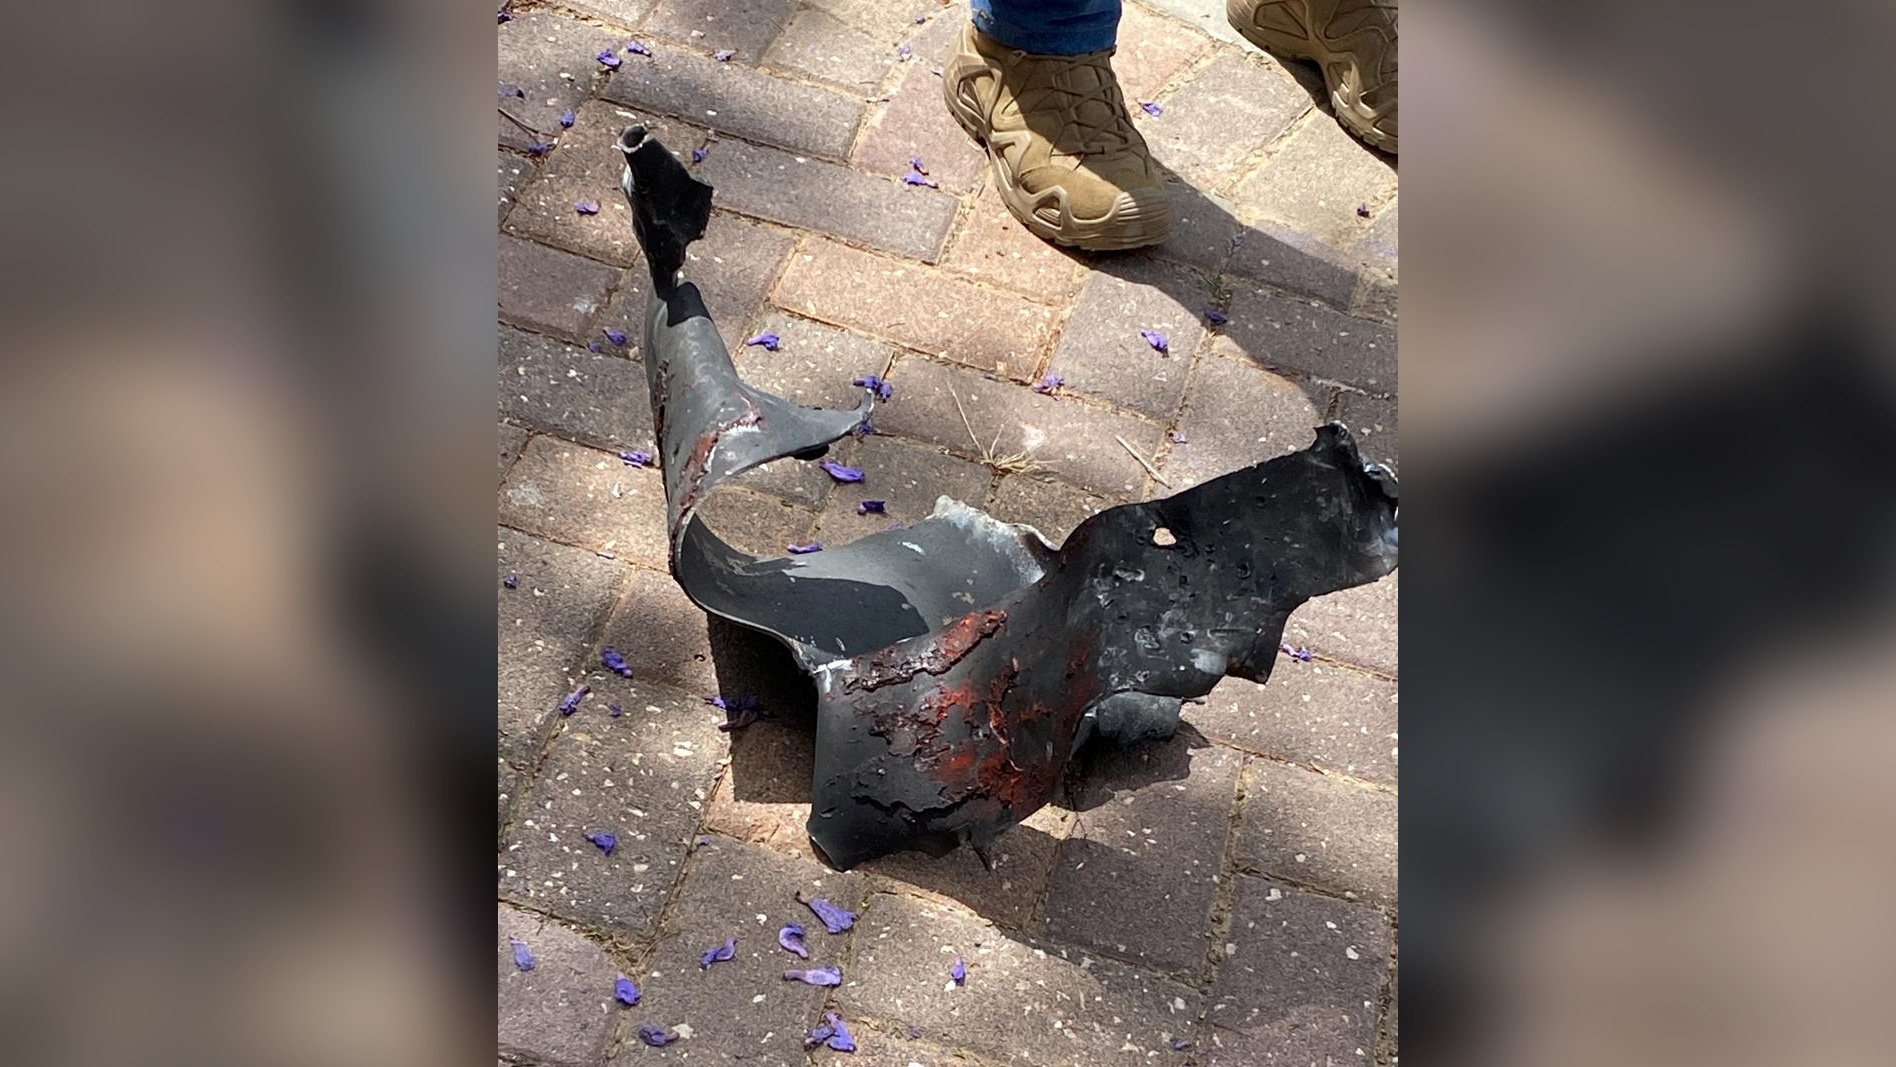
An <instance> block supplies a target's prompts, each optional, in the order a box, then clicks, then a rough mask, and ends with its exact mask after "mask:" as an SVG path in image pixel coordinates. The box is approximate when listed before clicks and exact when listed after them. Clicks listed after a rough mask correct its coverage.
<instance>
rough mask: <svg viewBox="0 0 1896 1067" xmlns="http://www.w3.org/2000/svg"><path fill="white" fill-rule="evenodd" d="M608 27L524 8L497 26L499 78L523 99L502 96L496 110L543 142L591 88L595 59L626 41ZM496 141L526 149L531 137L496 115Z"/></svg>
mask: <svg viewBox="0 0 1896 1067" xmlns="http://www.w3.org/2000/svg"><path fill="white" fill-rule="evenodd" d="M624 43H625V41H624V38H622V37H620V36H618V35H616V34H614V33H613V32H612V31H610V30H607V29H603V28H601V27H598V26H592V25H588V24H587V23H584V22H580V21H579V20H577V19H570V18H566V17H564V16H561V15H555V14H553V13H552V12H548V11H528V12H523V13H521V14H519V15H516V16H515V17H514V20H513V21H512V22H506V23H501V24H500V41H499V61H498V63H497V67H498V73H499V80H500V83H501V84H503V85H515V86H519V88H520V91H521V92H522V93H524V94H525V96H524V97H516V96H501V97H500V108H501V110H502V111H505V112H506V113H507V114H509V115H512V116H513V117H514V118H516V119H519V120H520V121H521V122H524V123H525V124H526V125H527V126H528V127H529V128H531V129H532V130H534V131H535V133H536V134H538V138H539V139H540V140H542V141H553V140H554V139H555V138H556V137H558V136H559V134H560V132H561V131H560V123H559V117H560V113H561V112H562V111H565V110H566V109H568V108H571V107H576V106H577V105H578V104H579V102H580V101H581V100H584V99H586V97H587V96H588V95H589V94H590V93H591V92H592V87H593V82H594V80H595V78H596V77H597V76H598V72H599V71H600V70H601V69H602V68H601V67H600V65H599V62H598V60H596V59H594V58H593V57H594V56H596V55H598V54H599V52H600V51H601V50H603V49H606V48H612V47H615V46H617V45H622V44H624ZM495 122H497V123H498V124H499V129H500V143H501V144H502V145H504V146H506V147H508V148H513V149H517V150H520V151H525V150H526V148H527V146H528V145H529V144H530V143H532V142H533V140H534V139H535V138H534V137H533V136H530V135H529V134H528V133H527V132H526V131H525V130H522V129H521V128H520V126H519V125H518V124H516V123H514V122H510V121H508V120H507V119H505V118H499V117H497V118H496V119H495Z"/></svg>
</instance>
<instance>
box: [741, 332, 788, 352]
mask: <svg viewBox="0 0 1896 1067" xmlns="http://www.w3.org/2000/svg"><path fill="white" fill-rule="evenodd" d="M744 343H745V344H747V345H763V346H764V351H766V352H775V351H776V350H777V346H778V345H780V344H782V343H783V338H781V337H778V336H777V335H776V334H774V333H771V332H770V331H768V330H766V331H764V332H763V333H760V334H758V335H757V336H755V337H747V338H745V339H744Z"/></svg>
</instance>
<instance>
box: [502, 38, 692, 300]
mask: <svg viewBox="0 0 1896 1067" xmlns="http://www.w3.org/2000/svg"><path fill="white" fill-rule="evenodd" d="M627 58H628V59H631V58H633V57H631V56H628V57H627ZM618 111H619V109H618V108H615V107H613V106H612V105H610V104H602V103H598V102H592V103H587V104H582V105H580V108H579V113H578V115H577V116H576V118H575V120H574V122H573V128H572V129H570V130H568V131H567V132H566V136H565V137H564V138H562V139H561V141H560V146H559V148H558V149H556V150H555V151H553V152H551V153H549V154H548V155H547V156H546V161H545V162H544V163H542V164H541V166H540V170H541V175H540V179H539V180H538V181H536V182H534V183H533V184H532V185H531V186H529V187H528V188H527V189H526V191H525V192H524V194H523V195H522V196H521V197H520V202H519V204H518V206H516V207H515V208H514V209H513V211H511V212H509V213H508V216H507V227H506V229H507V232H508V233H512V234H517V235H519V236H521V237H528V238H532V239H533V240H537V241H540V242H543V243H545V244H551V245H557V246H559V247H561V248H565V249H568V250H571V251H574V252H579V253H582V254H584V255H587V256H591V257H592V258H594V259H603V260H606V261H607V262H611V263H617V264H620V265H621V266H623V265H626V264H629V263H632V262H634V261H636V260H637V259H638V258H639V244H638V240H637V238H635V237H634V236H633V234H632V209H631V207H630V206H628V205H627V204H626V201H625V193H624V192H623V191H622V190H621V189H620V188H619V177H620V175H621V174H622V173H623V172H624V170H625V163H624V159H625V157H624V156H622V155H620V154H619V153H618V151H617V150H615V149H614V148H613V147H612V146H613V145H614V144H615V143H616V142H617V141H618V139H619V131H621V130H623V129H625V128H626V127H627V126H629V125H631V124H632V120H631V119H628V118H626V117H624V116H623V115H621V114H619V113H618ZM650 128H651V129H652V132H653V133H654V134H656V135H657V136H658V137H659V138H661V139H664V140H665V143H666V144H667V145H671V146H672V147H674V148H676V147H678V145H677V144H676V143H675V142H674V141H673V140H672V139H671V138H672V137H673V135H674V133H675V132H676V130H677V128H676V127H670V126H666V125H664V124H663V123H653V124H651V127H650ZM581 200H591V201H594V202H596V203H597V204H598V205H599V213H598V214H597V215H581V214H580V213H579V212H577V211H575V210H573V205H574V204H577V203H578V202H580V201H581Z"/></svg>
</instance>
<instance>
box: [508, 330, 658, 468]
mask: <svg viewBox="0 0 1896 1067" xmlns="http://www.w3.org/2000/svg"><path fill="white" fill-rule="evenodd" d="M602 340H603V338H602ZM499 366H500V411H501V414H503V415H506V416H507V417H508V418H510V419H514V420H516V421H518V422H521V423H523V424H525V425H526V426H528V427H530V428H532V429H535V430H541V431H544V432H547V433H553V434H558V435H559V436H561V437H564V438H567V439H568V440H572V441H579V442H582V443H584V444H590V445H595V446H597V447H600V448H606V449H612V450H615V451H616V450H618V449H626V448H644V449H650V448H651V447H652V404H651V400H650V399H649V396H650V394H649V392H648V391H647V389H646V385H645V368H644V367H642V366H640V365H639V364H637V363H634V362H632V361H631V360H629V359H626V358H625V357H624V356H621V355H617V354H615V353H597V352H591V351H588V350H587V349H584V348H577V347H575V346H573V345H569V344H563V343H561V342H559V341H555V340H553V339H552V338H550V337H542V336H540V335H539V334H532V333H523V332H522V331H520V330H516V329H513V328H511V327H507V326H502V327H501V328H500V363H499Z"/></svg>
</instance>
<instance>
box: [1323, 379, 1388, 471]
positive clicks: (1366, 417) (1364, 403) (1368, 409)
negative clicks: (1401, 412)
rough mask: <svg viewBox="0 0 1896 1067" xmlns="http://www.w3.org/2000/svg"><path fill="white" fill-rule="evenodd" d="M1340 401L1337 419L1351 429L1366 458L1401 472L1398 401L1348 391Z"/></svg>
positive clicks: (1351, 433)
mask: <svg viewBox="0 0 1896 1067" xmlns="http://www.w3.org/2000/svg"><path fill="white" fill-rule="evenodd" d="M1340 399H1341V402H1342V403H1341V409H1340V410H1339V411H1338V412H1337V416H1336V417H1337V420H1338V421H1339V422H1341V423H1342V424H1343V425H1345V426H1348V427H1349V428H1350V435H1351V436H1352V437H1355V438H1356V447H1357V449H1358V450H1359V451H1361V452H1362V453H1363V458H1364V459H1371V460H1375V461H1376V462H1378V463H1386V464H1388V465H1389V469H1391V470H1395V471H1400V470H1401V469H1402V465H1401V464H1400V463H1399V462H1398V461H1397V458H1396V402H1395V400H1394V399H1393V398H1391V397H1380V396H1366V395H1364V394H1362V393H1357V392H1350V391H1346V392H1344V393H1343V395H1342V397H1341V398H1340Z"/></svg>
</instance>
